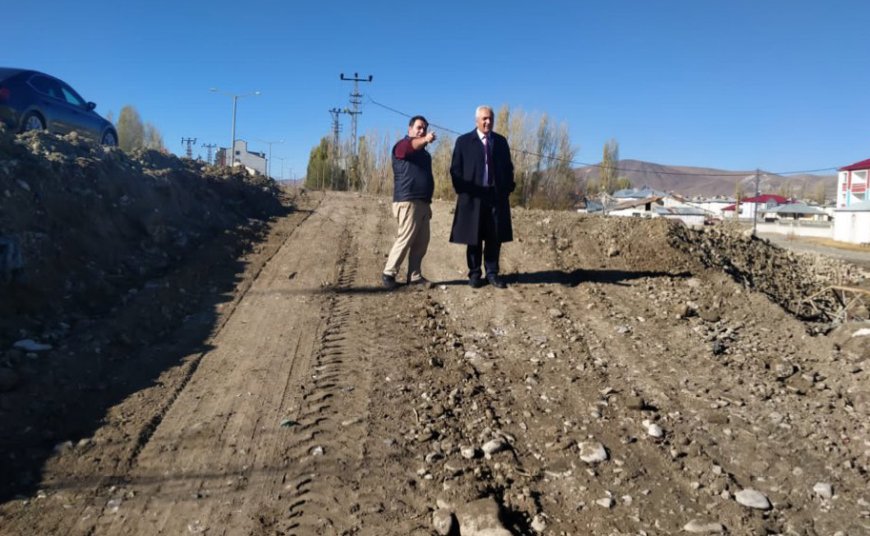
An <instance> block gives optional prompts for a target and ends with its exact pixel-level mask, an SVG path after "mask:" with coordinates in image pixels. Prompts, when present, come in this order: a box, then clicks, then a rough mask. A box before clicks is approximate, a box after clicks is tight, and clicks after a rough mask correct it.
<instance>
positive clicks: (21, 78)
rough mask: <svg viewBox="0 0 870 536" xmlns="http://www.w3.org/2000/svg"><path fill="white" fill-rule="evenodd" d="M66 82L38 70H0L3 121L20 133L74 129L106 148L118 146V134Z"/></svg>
mask: <svg viewBox="0 0 870 536" xmlns="http://www.w3.org/2000/svg"><path fill="white" fill-rule="evenodd" d="M96 107H97V105H96V104H94V103H93V102H87V101H85V99H83V98H82V97H81V96H80V95H79V94H78V93H76V91H75V90H74V89H73V88H71V87H70V86H69V84H67V83H66V82H64V81H62V80H58V79H57V78H55V77H53V76H49V75H47V74H44V73H40V72H38V71H31V70H27V69H10V68H6V67H0V121H2V122H3V123H5V124H6V125H7V126H8V127H9V128H11V129H12V130H14V131H16V132H24V131H27V130H48V131H49V132H53V133H56V134H67V133H69V132H72V131H73V130H75V131H77V132H78V133H79V134H81V135H83V136H86V137H88V138H91V139H93V140H94V141H98V142H100V143H102V144H103V145H112V146H114V145H118V132H117V131H116V130H115V127H114V126H113V125H112V123H110V122H109V121H107V120H105V119H103V118H102V117H100V115H99V114H98V113H96V112H95V111H94V108H96Z"/></svg>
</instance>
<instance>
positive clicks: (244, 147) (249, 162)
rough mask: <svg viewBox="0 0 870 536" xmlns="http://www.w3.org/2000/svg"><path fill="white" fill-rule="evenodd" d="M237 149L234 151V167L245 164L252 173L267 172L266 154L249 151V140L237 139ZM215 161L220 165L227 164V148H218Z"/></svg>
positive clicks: (261, 173)
mask: <svg viewBox="0 0 870 536" xmlns="http://www.w3.org/2000/svg"><path fill="white" fill-rule="evenodd" d="M235 145H236V146H235V150H234V151H233V167H235V166H244V167H245V169H246V170H248V173H250V174H251V175H253V174H255V173H259V174H260V175H265V174H266V155H265V154H264V153H255V152H249V151H248V142H246V141H245V140H236V143H235ZM215 163H217V165H219V166H225V165H226V149H224V148H223V147H221V148H220V149H218V152H217V155H216V156H215Z"/></svg>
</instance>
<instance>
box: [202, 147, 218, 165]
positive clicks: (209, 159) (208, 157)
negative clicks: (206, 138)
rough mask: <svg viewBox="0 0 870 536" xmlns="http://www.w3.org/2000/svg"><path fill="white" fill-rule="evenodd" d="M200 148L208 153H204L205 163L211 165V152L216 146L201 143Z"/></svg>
mask: <svg viewBox="0 0 870 536" xmlns="http://www.w3.org/2000/svg"><path fill="white" fill-rule="evenodd" d="M202 146H203V147H205V148H206V150H207V151H208V152H207V153H206V158H205V161H206V163H208V165H211V150H212V149H214V148H215V147H217V144H215V143H203V144H202Z"/></svg>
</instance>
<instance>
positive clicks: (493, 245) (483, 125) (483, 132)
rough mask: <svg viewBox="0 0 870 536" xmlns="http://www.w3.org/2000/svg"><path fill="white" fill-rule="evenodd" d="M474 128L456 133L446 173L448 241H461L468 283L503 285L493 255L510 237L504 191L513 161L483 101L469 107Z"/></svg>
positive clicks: (511, 181) (510, 183)
mask: <svg viewBox="0 0 870 536" xmlns="http://www.w3.org/2000/svg"><path fill="white" fill-rule="evenodd" d="M475 124H476V125H477V128H475V129H474V130H472V131H471V132H469V133H467V134H463V135H461V136H459V137H458V138H457V139H456V145H455V146H454V148H453V160H452V162H451V164H450V178H451V180H452V182H453V189H454V190H455V191H456V211H455V212H454V214H453V228H452V229H451V231H450V242H453V243H455V244H466V252H465V257H466V261H467V263H468V283H469V284H470V285H471V286H472V287H473V288H480V287H481V286H483V284H484V280H483V279H482V278H481V265H483V268H484V270H485V276H486V281H487V282H489V284H490V285H492V286H493V287H495V288H506V287H507V285H506V284H505V283H504V281H503V280H502V279H501V278H500V277H499V275H498V271H499V267H498V258H499V254H500V252H501V245H502V243H503V242H510V241H511V240H513V228H512V226H511V207H510V200H509V197H510V194H511V192H513V191H514V188H515V187H516V184H514V165H513V162H511V154H510V147H509V146H508V142H507V139H505V137H504V136H501V135H499V134H496V133H495V132H493V131H492V127H493V113H492V108H491V107H489V106H478V107H477V110H476V111H475Z"/></svg>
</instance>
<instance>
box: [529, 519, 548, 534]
mask: <svg viewBox="0 0 870 536" xmlns="http://www.w3.org/2000/svg"><path fill="white" fill-rule="evenodd" d="M546 528H547V521H546V520H545V519H544V516H542V515H541V514H538V515H536V516H535V517H534V518H532V530H533V531H535V532H537V533H538V534H540V533H542V532H544V530H546Z"/></svg>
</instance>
